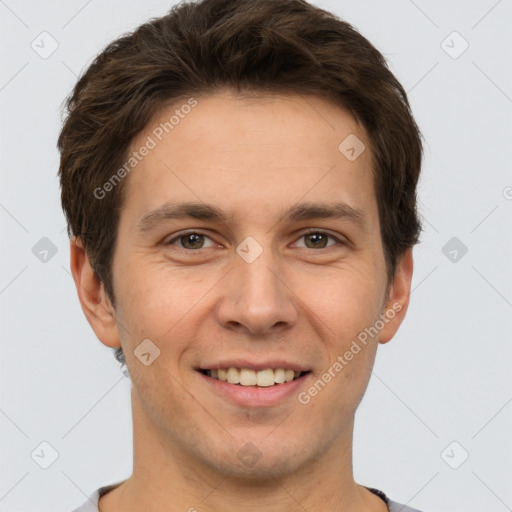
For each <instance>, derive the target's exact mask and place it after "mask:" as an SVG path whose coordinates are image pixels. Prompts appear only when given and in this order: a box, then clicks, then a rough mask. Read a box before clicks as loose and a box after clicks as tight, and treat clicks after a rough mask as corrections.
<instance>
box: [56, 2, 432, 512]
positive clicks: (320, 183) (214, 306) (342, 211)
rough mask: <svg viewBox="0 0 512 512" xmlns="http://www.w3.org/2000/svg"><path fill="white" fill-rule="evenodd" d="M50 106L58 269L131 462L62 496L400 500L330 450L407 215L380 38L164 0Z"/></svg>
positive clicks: (207, 503) (406, 148)
mask: <svg viewBox="0 0 512 512" xmlns="http://www.w3.org/2000/svg"><path fill="white" fill-rule="evenodd" d="M67 106H68V116H67V119H66V121H65V124H64V127H63V129H62V132H61V134H60V137H59V142H58V145H59V150H60V151H61V165H60V171H59V174H60V179H61V186H62V203H63V208H64V211H65V213H66V216H67V219H68V225H69V234H70V236H71V269H72V273H73V276H74V279H75V283H76V288H77V292H78V296H79V299H80V303H81V306H82V309H83V311H84V313H85V315H86V317H87V320H88V321H89V323H90V325H91V327H92V328H93V330H94V332H95V334H96V336H97V337H98V338H99V340H100V341H101V342H102V343H103V344H105V345H106V346H108V347H112V348H113V349H115V351H116V357H117V358H118V360H119V361H121V362H122V363H123V364H124V363H125V364H126V366H127V370H128V372H129V376H130V378H131V382H132V384H133V386H132V395H131V398H132V412H133V432H134V466H133V474H132V475H131V476H130V478H128V479H127V480H126V481H124V482H116V483H115V484H112V485H110V486H106V487H103V488H100V489H98V490H97V491H96V492H94V493H93V494H92V495H91V496H90V499H89V500H88V501H87V502H86V503H85V504H84V505H83V506H82V507H80V508H79V509H77V511H80V512H86V511H98V510H101V511H102V512H121V511H123V512H135V511H141V510H144V511H145V512H157V511H164V510H165V511H171V510H172V511H179V510H183V511H187V510H188V511H194V510H198V511H223V512H224V511H234V510H237V511H244V510H247V511H249V510H250V511H254V510H258V511H273V512H275V511H279V512H284V511H286V512H289V511H295V510H297V511H303V510H307V511H309V512H317V511H320V510H322V511H325V510H328V511H349V510H350V511H353V512H363V511H371V512H384V511H386V510H391V511H398V510H402V511H404V512H405V511H411V510H413V509H411V508H409V507H406V506H403V505H400V504H398V503H396V502H394V501H391V500H390V499H389V498H387V496H386V495H385V494H384V493H383V492H382V491H379V490H376V489H372V488H369V487H365V486H361V485H359V484H357V483H356V482H355V481H354V478H353V471H352V441H353V426H354V416H355V412H356V409H357V407H358V405H359V403H360V401H361V399H362V397H363V395H364V392H365V390H366V387H367V385H368V381H369V378H370V375H371V370H372V366H373V363H374V359H375V355H376V350H377V346H378V343H387V342H388V341H389V340H390V339H391V338H392V337H393V336H394V334H395V333H396V331H397V329H398V328H399V326H400V323H401V322H402V320H403V318H404V316H405V313H406V310H407V306H408V302H409V293H410V283H411V277H412V270H413V262H412V247H413V246H414V244H415V243H416V242H417V240H418V235H419V232H420V224H419V221H418V219H417V215H416V184H417V181H418V176H419V172H420V167H421V154H422V147H421V138H420V134H419V131H418V128H417V126H416V124H415V122H414V120H413V117H412V115H411V113H410V109H409V105H408V102H407V97H406V94H405V92H404V91H403V89H402V87H401V86H400V84H399V83H398V82H397V80H396V79H395V77H394V76H393V75H392V74H391V72H390V71H389V70H388V68H387V67H386V64H385V61H384V59H383V57H382V56H381V54H380V53H379V52H378V51H377V50H376V49H375V48H374V47H373V46H372V45H371V44H370V43H369V42H368V41H367V40H366V39H364V38H363V37H362V36H361V35H360V34H359V33H358V32H356V31H355V30H354V29H353V28H352V27H351V26H350V25H348V24H347V23H345V22H343V21H341V20H339V19H337V18H335V17H334V16H333V15H331V14H329V13H327V12H325V11H322V10H320V9H318V8H316V7H313V6H312V5H310V4H308V3H306V2H304V1H302V0H258V1H255V0H249V1H243V0H235V1H233V0H203V1H202V2H199V3H184V4H180V5H178V6H177V7H175V8H173V9H172V10H171V12H170V13H169V14H168V15H167V16H164V17H163V18H160V19H156V20H153V21H151V22H150V23H147V24H145V25H143V26H141V27H139V28H138V29H137V30H136V31H135V32H133V33H132V34H129V35H126V36H124V37H122V38H120V39H118V40H117V41H115V42H113V43H112V44H111V45H110V46H109V47H107V48H106V49H105V50H104V51H103V52H102V53H101V54H100V55H99V56H98V57H97V58H96V60H95V61H94V62H93V63H92V65H91V66H90V67H89V69H88V70H87V71H86V73H85V74H84V75H83V76H82V77H81V78H80V80H79V81H78V83H77V85H76V87H75V89H74V91H73V94H72V95H71V97H70V98H69V100H68V104H67Z"/></svg>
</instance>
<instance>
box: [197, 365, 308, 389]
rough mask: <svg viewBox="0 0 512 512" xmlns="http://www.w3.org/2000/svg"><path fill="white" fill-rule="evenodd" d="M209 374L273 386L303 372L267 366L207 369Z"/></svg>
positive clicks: (226, 379) (230, 379) (241, 382)
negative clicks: (253, 368)
mask: <svg viewBox="0 0 512 512" xmlns="http://www.w3.org/2000/svg"><path fill="white" fill-rule="evenodd" d="M206 373H207V375H208V376H210V377H213V378H214V379H218V380H222V381H224V382H229V383H230V384H240V385H242V386H273V385H274V384H283V383H284V382H291V381H292V380H293V379H296V378H297V377H299V376H300V374H301V372H299V371H294V370H285V369H284V368H276V369H272V368H267V369H265V370H259V371H255V370H250V369H249V368H219V369H218V370H207V371H206Z"/></svg>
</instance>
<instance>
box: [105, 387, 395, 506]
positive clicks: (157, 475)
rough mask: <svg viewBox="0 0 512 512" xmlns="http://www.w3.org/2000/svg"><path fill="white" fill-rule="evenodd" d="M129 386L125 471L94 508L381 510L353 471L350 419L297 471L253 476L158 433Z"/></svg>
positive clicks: (378, 500)
mask: <svg viewBox="0 0 512 512" xmlns="http://www.w3.org/2000/svg"><path fill="white" fill-rule="evenodd" d="M135 393H136V392H135V391H134V390H133V389H132V412H133V440H134V444H133V447H134V459H133V460H134V465H133V474H132V476H131V477H130V478H129V479H127V480H126V481H125V482H124V483H123V484H121V485H120V486H119V487H118V488H116V489H114V490H113V491H111V492H110V493H108V494H106V495H105V496H104V497H103V498H101V500H100V510H101V512H118V511H121V510H122V511H123V512H132V511H133V512H135V511H138V510H144V511H146V512H161V511H163V510H184V511H189V512H194V511H196V512H197V511H198V510H200V511H201V512H221V511H222V512H225V511H231V510H237V512H246V511H247V512H248V511H254V510H258V511H261V512H291V511H295V510H296V511H297V512H299V511H300V512H303V511H304V510H308V512H320V511H322V512H323V511H325V510H332V511H340V512H341V511H348V510H350V511H355V512H362V511H365V512H367V511H376V512H381V511H385V510H387V508H386V506H385V504H384V502H383V501H382V500H381V499H380V498H378V497H377V496H375V495H373V494H372V493H370V492H369V491H368V490H367V489H365V488H364V487H361V486H359V485H358V484H356V483H355V481H354V479H353V474H352V434H353V421H352V422H351V423H350V424H349V425H347V428H346V429H345V430H344V431H343V434H342V435H341V436H340V437H339V438H338V439H337V440H336V441H335V443H334V444H333V445H332V446H330V447H329V449H328V450H327V451H326V452H325V453H323V454H322V455H320V456H319V457H317V458H316V459H315V460H312V461H310V462H309V463H308V464H305V465H303V467H301V468H300V470H299V471H295V472H293V473H292V474H285V475H282V476H280V477H278V478H276V477H270V478H266V479H264V478H261V479H258V480H254V479H252V478H241V477H234V476H230V475H227V474H224V473H221V472H219V471H218V470H216V468H214V467H212V466H207V465H205V464H204V463H203V462H201V461H198V460H197V459H196V458H194V457H192V456H191V455H190V453H188V452H187V451H186V450H184V449H183V448H182V447H180V446H179V445H177V444H176V443H174V442H173V441H169V440H168V439H163V438H162V433H161V431H160V430H158V428H156V427H155V425H154V424H153V423H152V422H151V421H150V420H149V418H148V417H147V415H146V414H145V412H144V411H143V410H142V408H141V406H140V402H139V401H138V400H137V399H136V398H135V397H134V394H135ZM170 507H172V508H171V509H170Z"/></svg>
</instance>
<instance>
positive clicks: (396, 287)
mask: <svg viewBox="0 0 512 512" xmlns="http://www.w3.org/2000/svg"><path fill="white" fill-rule="evenodd" d="M412 271H413V261H412V248H409V249H407V250H406V251H405V252H404V253H403V255H402V257H401V258H400V260H399V261H398V263H397V266H396V272H395V277H394V279H393V281H392V282H391V283H390V284H389V287H388V295H387V301H386V305H385V308H384V311H383V317H382V319H383V321H384V327H383V328H382V329H381V331H380V335H379V343H383V344H384V343H387V342H388V341H390V340H391V338H393V336H394V335H395V334H396V332H397V331H398V328H399V327H400V324H401V323H402V321H403V319H404V318H405V314H406V312H407V308H408V306H409V297H410V295H411V280H412Z"/></svg>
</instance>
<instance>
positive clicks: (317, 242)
mask: <svg viewBox="0 0 512 512" xmlns="http://www.w3.org/2000/svg"><path fill="white" fill-rule="evenodd" d="M329 238H330V239H331V240H334V243H330V244H329ZM299 240H304V243H305V247H306V248H307V249H325V248H327V247H330V246H332V245H335V244H336V242H339V241H338V240H337V239H336V238H334V237H333V236H332V235H329V234H327V233H323V232H322V231H312V232H310V233H306V234H304V235H302V236H301V237H300V239H299Z"/></svg>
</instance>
